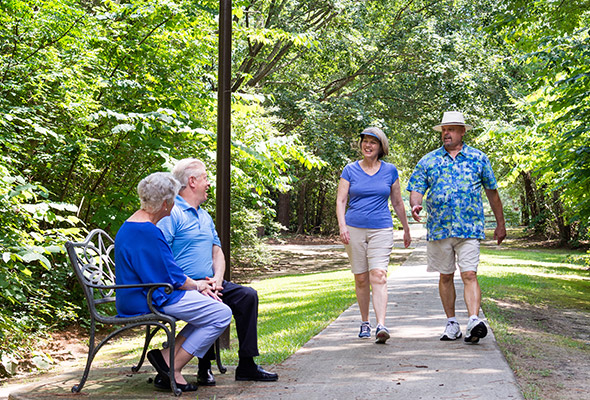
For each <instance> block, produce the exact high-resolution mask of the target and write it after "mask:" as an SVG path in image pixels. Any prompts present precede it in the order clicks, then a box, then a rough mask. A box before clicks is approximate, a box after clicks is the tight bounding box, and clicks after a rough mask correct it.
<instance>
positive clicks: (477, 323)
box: [465, 318, 488, 343]
mask: <svg viewBox="0 0 590 400" xmlns="http://www.w3.org/2000/svg"><path fill="white" fill-rule="evenodd" d="M487 334H488V328H487V327H486V324H485V323H484V322H483V321H482V320H480V319H479V318H477V319H470V320H469V322H468V323H467V330H466V331H465V341H466V342H469V343H477V342H479V339H483V338H484V337H486V335H487Z"/></svg>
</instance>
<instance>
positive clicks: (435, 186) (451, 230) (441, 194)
mask: <svg viewBox="0 0 590 400" xmlns="http://www.w3.org/2000/svg"><path fill="white" fill-rule="evenodd" d="M482 186H483V188H485V189H496V188H497V187H498V184H497V182H496V178H495V176H494V171H492V166H491V165H490V160H488V157H487V156H486V155H485V154H484V153H483V152H481V151H480V150H477V149H475V148H473V147H471V146H467V145H466V144H465V143H463V148H462V149H461V151H460V152H459V153H458V154H457V156H456V158H455V159H454V160H453V158H452V157H451V155H450V154H449V153H448V151H447V150H446V149H445V148H444V146H442V147H440V148H439V149H437V150H434V151H431V152H430V153H428V154H426V155H425V156H424V157H422V159H421V160H420V161H419V162H418V165H416V168H415V169H414V172H413V173H412V176H411V177H410V181H409V182H408V187H407V190H408V191H409V192H411V191H416V192H418V193H420V194H422V195H424V194H425V193H426V192H427V191H428V195H427V197H426V211H427V213H428V219H427V221H426V228H427V230H428V235H427V239H428V240H441V239H446V238H451V237H456V238H474V239H483V238H484V237H485V235H484V213H483V203H482V197H481V192H482Z"/></svg>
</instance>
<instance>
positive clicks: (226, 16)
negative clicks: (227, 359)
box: [215, 0, 232, 348]
mask: <svg viewBox="0 0 590 400" xmlns="http://www.w3.org/2000/svg"><path fill="white" fill-rule="evenodd" d="M231 24H232V3H231V0H219V71H218V77H217V81H218V84H217V86H218V89H217V202H216V212H215V215H216V221H215V225H216V227H217V232H218V234H219V239H220V240H221V246H222V249H223V254H224V255H225V276H224V278H225V280H230V279H231V264H230V239H229V233H230V211H229V208H230V192H231V176H230V172H231V160H230V156H231V33H232V29H231V28H232V26H231ZM219 342H220V343H219V344H220V346H221V347H222V348H229V327H228V329H226V331H225V332H224V333H223V334H222V335H221V336H220V337H219Z"/></svg>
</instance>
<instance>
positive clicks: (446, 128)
mask: <svg viewBox="0 0 590 400" xmlns="http://www.w3.org/2000/svg"><path fill="white" fill-rule="evenodd" d="M433 129H434V130H435V131H438V132H441V140H442V142H443V146H442V147H440V148H438V149H436V150H434V151H432V152H430V153H428V154H426V155H425V156H424V157H422V159H421V160H420V161H419V162H418V164H417V165H416V168H415V169H414V172H413V173H412V176H411V177H410V181H409V182H408V187H407V190H408V191H409V192H410V208H411V210H412V217H413V218H414V219H415V220H416V221H420V220H421V218H420V216H419V213H420V211H421V210H422V199H423V196H424V195H425V194H426V192H428V195H427V197H426V211H427V213H428V219H427V222H426V227H427V231H428V234H427V240H428V243H427V250H426V253H427V258H428V271H430V272H435V271H436V272H438V273H440V278H439V285H438V288H439V294H440V298H441V301H442V305H443V308H444V311H445V314H446V316H447V325H446V328H445V331H444V333H443V334H442V335H441V337H440V340H456V339H459V338H460V337H461V336H462V333H461V328H460V326H459V322H458V321H457V319H456V317H455V300H456V292H455V283H454V276H455V270H456V268H457V267H458V268H459V271H460V273H461V279H462V281H463V284H464V298H465V304H466V305H467V311H468V313H469V321H468V323H467V330H466V332H465V341H466V342H468V343H477V342H479V340H480V339H482V338H484V337H485V336H486V335H487V331H488V330H487V327H486V325H485V323H484V322H483V321H481V320H480V319H479V317H478V314H479V308H480V305H481V290H480V287H479V283H478V281H477V267H478V264H479V243H480V240H481V239H483V238H484V212H483V203H482V196H481V190H482V187H483V189H485V193H486V196H487V198H488V200H489V202H490V206H491V208H492V212H493V213H494V217H495V219H496V229H495V231H494V240H497V243H498V244H500V243H502V241H503V240H504V238H505V237H506V226H505V221H504V214H503V209H502V201H501V200H500V195H499V193H498V189H497V188H498V185H497V182H496V178H495V176H494V172H493V171H492V167H491V165H490V161H489V159H488V157H487V156H486V155H485V154H484V153H483V152H481V151H480V150H477V149H475V148H473V147H471V146H468V145H466V144H465V143H464V142H463V136H464V135H465V132H466V131H468V130H470V129H472V126H471V125H468V124H466V123H465V119H464V117H463V114H462V113H460V112H458V111H448V112H445V113H444V115H443V119H442V122H441V123H440V124H439V125H436V126H434V127H433Z"/></svg>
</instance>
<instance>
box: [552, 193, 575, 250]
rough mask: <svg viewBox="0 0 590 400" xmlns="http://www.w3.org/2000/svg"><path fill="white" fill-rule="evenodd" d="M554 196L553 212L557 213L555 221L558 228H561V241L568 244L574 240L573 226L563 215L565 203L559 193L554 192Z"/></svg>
mask: <svg viewBox="0 0 590 400" xmlns="http://www.w3.org/2000/svg"><path fill="white" fill-rule="evenodd" d="M552 197H553V212H554V213H555V222H556V223H557V228H558V230H559V241H560V242H561V244H566V243H568V242H570V241H571V240H572V226H571V225H569V224H567V223H566V221H565V218H564V217H563V214H564V210H563V204H562V203H561V200H560V199H559V193H557V192H556V191H554V192H553V193H552Z"/></svg>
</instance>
